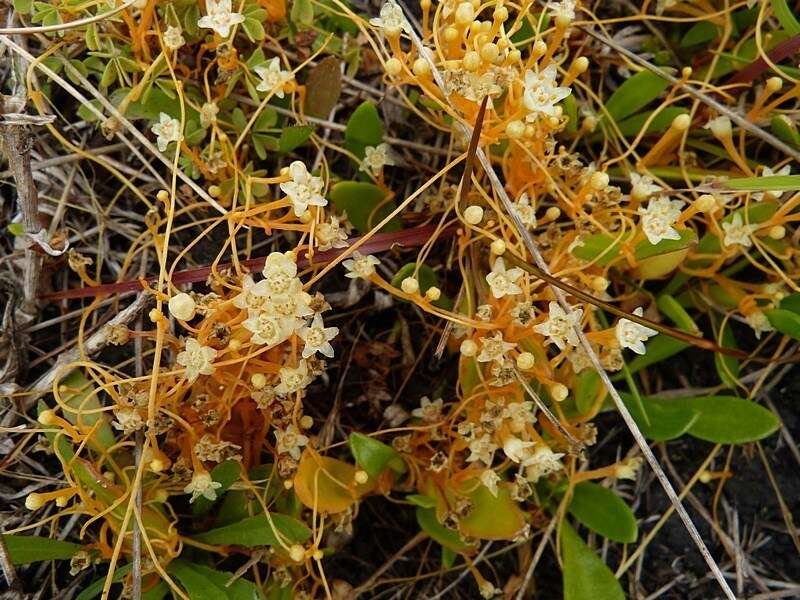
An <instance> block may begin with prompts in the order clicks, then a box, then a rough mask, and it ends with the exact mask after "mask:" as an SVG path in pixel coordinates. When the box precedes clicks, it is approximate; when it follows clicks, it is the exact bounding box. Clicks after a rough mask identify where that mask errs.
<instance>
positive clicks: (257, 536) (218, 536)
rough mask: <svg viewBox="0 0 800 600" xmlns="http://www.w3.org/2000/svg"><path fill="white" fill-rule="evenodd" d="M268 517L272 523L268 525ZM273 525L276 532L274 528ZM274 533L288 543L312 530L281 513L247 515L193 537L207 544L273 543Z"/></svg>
mask: <svg viewBox="0 0 800 600" xmlns="http://www.w3.org/2000/svg"><path fill="white" fill-rule="evenodd" d="M270 520H271V521H272V525H270ZM273 526H274V527H275V531H273ZM276 532H277V533H279V534H281V535H282V536H283V537H284V538H286V540H287V542H288V543H290V544H294V543H300V542H304V541H306V540H307V539H308V538H309V537H311V531H310V530H309V529H308V527H306V526H305V525H304V524H303V523H301V522H300V521H298V520H297V519H295V518H293V517H289V516H287V515H282V514H280V513H270V515H269V519H268V518H267V516H266V515H263V514H262V515H256V516H254V517H248V518H246V519H243V520H241V521H239V522H237V523H232V524H230V525H225V526H224V527H218V528H216V529H212V530H210V531H206V532H204V533H199V534H197V535H195V536H194V539H196V540H198V541H200V542H204V543H206V544H223V545H231V546H245V547H247V548H252V547H254V546H274V545H276V544H277V543H278V538H277V536H276Z"/></svg>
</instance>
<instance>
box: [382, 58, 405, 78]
mask: <svg viewBox="0 0 800 600" xmlns="http://www.w3.org/2000/svg"><path fill="white" fill-rule="evenodd" d="M384 68H385V69H386V74H387V75H391V76H392V77H396V76H397V75H400V71H402V70H403V63H401V62H400V61H399V60H398V59H396V58H394V57H392V58H390V59H389V60H387V61H386V65H385V66H384Z"/></svg>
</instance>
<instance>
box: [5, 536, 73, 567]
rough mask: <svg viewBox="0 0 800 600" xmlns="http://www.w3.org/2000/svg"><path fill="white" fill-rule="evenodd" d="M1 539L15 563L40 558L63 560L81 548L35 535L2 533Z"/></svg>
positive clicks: (20, 563) (23, 563)
mask: <svg viewBox="0 0 800 600" xmlns="http://www.w3.org/2000/svg"><path fill="white" fill-rule="evenodd" d="M3 541H4V542H5V544H6V549H7V550H8V554H9V556H10V557H11V562H12V563H13V564H15V565H25V564H27V563H32V562H37V561H40V560H65V559H67V558H72V557H73V556H74V555H75V554H76V553H77V552H78V551H79V550H81V549H82V548H83V546H81V545H80V544H73V543H71V542H62V541H61V540H54V539H51V538H46V537H37V536H35V535H3Z"/></svg>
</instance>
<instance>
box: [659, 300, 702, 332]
mask: <svg viewBox="0 0 800 600" xmlns="http://www.w3.org/2000/svg"><path fill="white" fill-rule="evenodd" d="M656 306H658V310H659V311H661V313H662V314H663V315H665V316H667V317H669V319H670V321H672V322H673V323H675V325H676V326H677V327H678V329H680V330H682V331H688V332H689V333H697V332H699V331H700V329H699V328H698V327H697V324H696V323H695V322H694V319H692V317H690V316H689V313H687V312H686V309H685V308H683V307H682V306H681V305H680V303H678V301H677V300H675V298H674V297H672V296H670V295H669V294H661V295H660V296H659V297H658V298H657V299H656Z"/></svg>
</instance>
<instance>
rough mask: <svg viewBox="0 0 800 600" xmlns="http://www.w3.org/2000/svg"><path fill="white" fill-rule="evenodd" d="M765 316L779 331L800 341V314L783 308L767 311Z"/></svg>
mask: <svg viewBox="0 0 800 600" xmlns="http://www.w3.org/2000/svg"><path fill="white" fill-rule="evenodd" d="M764 314H765V315H766V317H767V320H768V321H769V323H770V325H772V326H773V327H774V328H775V329H776V330H777V331H780V332H781V333H783V334H785V335H788V336H789V337H792V338H794V339H796V340H800V314H797V313H796V312H792V311H790V310H785V309H783V308H773V309H772V310H765V311H764Z"/></svg>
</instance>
